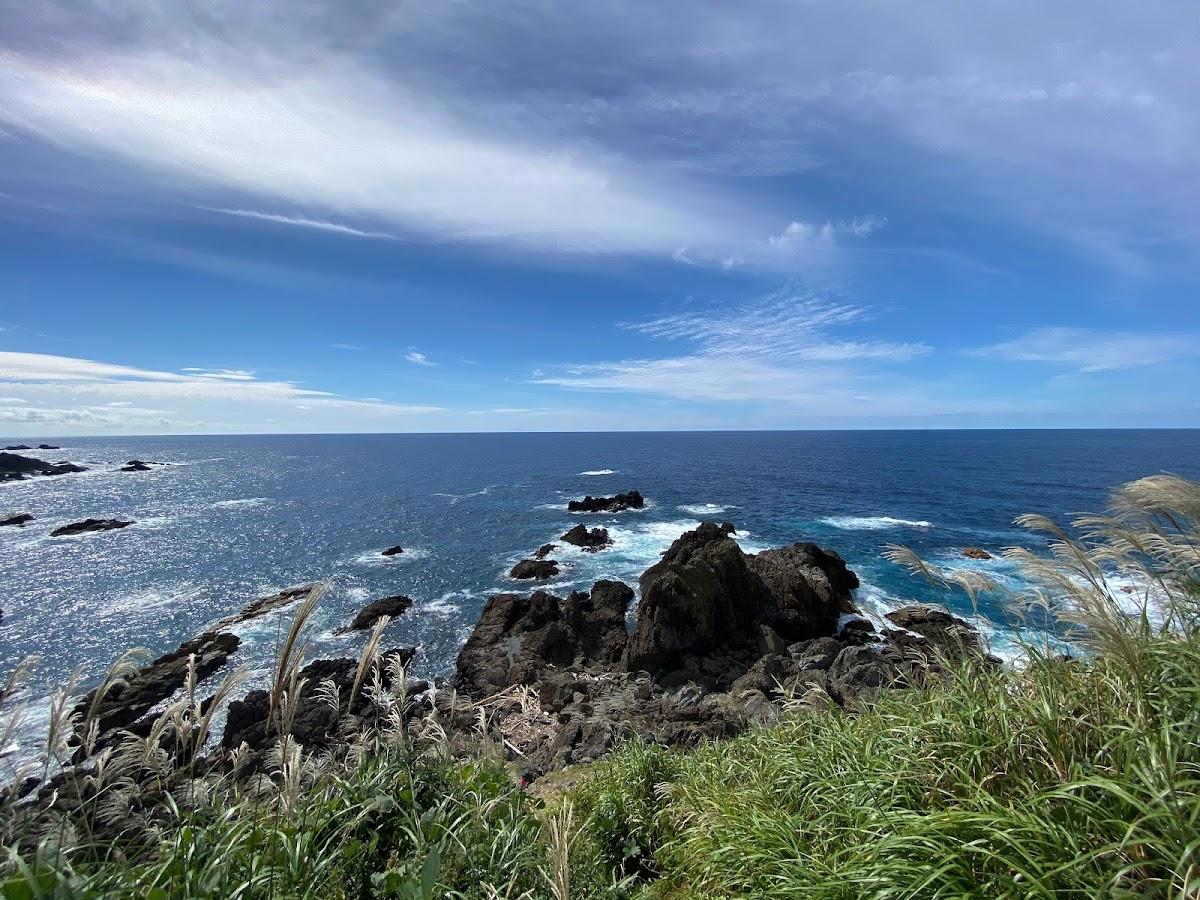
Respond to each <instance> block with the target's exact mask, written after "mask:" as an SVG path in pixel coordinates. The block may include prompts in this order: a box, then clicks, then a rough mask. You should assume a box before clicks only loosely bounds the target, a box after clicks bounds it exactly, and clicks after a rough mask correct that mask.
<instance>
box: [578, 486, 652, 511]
mask: <svg viewBox="0 0 1200 900" xmlns="http://www.w3.org/2000/svg"><path fill="white" fill-rule="evenodd" d="M645 505H646V499H645V498H644V497H643V496H642V495H641V494H639V493H638V492H637V491H627V492H626V493H624V494H617V495H615V496H613V497H593V496H592V495H591V494H588V495H587V496H586V497H584V498H583V499H582V500H571V501H570V502H569V503H567V511H568V512H586V513H594V512H622V511H623V510H626V509H642V508H644V507H645Z"/></svg>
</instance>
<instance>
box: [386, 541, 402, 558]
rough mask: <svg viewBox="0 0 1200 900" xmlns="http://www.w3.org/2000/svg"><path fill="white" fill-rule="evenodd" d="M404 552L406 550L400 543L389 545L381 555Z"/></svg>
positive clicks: (395, 554) (394, 554) (393, 554)
mask: <svg viewBox="0 0 1200 900" xmlns="http://www.w3.org/2000/svg"><path fill="white" fill-rule="evenodd" d="M403 552H404V548H403V547H401V546H400V545H399V544H396V545H395V546H394V547H388V548H387V549H386V550H381V551H380V553H381V555H383V556H399V555H400V554H401V553H403Z"/></svg>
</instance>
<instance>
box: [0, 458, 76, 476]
mask: <svg viewBox="0 0 1200 900" xmlns="http://www.w3.org/2000/svg"><path fill="white" fill-rule="evenodd" d="M86 471H87V469H86V468H84V467H83V466H77V465H75V464H74V463H70V462H65V461H64V462H58V463H51V462H46V461H45V460H44V459H37V458H35V457H32V456H21V455H20V454H19V453H0V481H20V480H22V479H24V478H28V477H30V476H33V475H66V474H68V473H70V472H86Z"/></svg>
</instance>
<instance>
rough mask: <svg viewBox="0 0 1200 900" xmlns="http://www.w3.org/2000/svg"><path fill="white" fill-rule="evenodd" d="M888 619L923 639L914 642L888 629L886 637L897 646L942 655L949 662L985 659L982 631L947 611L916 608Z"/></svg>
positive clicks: (924, 607) (900, 633)
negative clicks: (966, 658) (950, 660)
mask: <svg viewBox="0 0 1200 900" xmlns="http://www.w3.org/2000/svg"><path fill="white" fill-rule="evenodd" d="M886 618H887V619H888V621H890V622H892V623H894V624H896V625H899V626H900V627H901V628H903V629H905V630H906V631H910V632H915V633H916V634H918V635H920V636H921V638H920V639H917V640H915V641H914V640H912V639H911V638H912V636H911V635H906V634H904V633H903V632H897V631H893V630H891V629H889V630H888V631H887V632H886V634H887V636H888V637H889V638H890V639H891V641H892V642H893V643H895V644H897V645H898V646H901V647H904V648H906V649H912V650H916V651H918V652H923V653H924V654H926V655H932V654H940V655H941V656H944V657H946V658H947V659H962V658H963V657H964V656H968V655H970V656H983V646H982V644H981V643H980V641H979V630H978V629H977V628H976V627H975V626H974V625H971V624H970V623H969V622H966V621H964V620H962V619H960V618H958V616H952V615H951V614H950V613H948V612H946V611H945V610H942V609H935V608H934V607H931V606H920V605H918V604H913V605H911V606H905V607H902V608H901V609H898V610H896V611H894V612H890V613H888V614H887V616H886ZM922 639H923V640H922Z"/></svg>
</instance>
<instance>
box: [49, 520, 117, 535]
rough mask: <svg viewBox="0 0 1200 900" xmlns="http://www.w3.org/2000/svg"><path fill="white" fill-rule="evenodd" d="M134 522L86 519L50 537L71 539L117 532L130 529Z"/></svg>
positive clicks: (61, 529)
mask: <svg viewBox="0 0 1200 900" xmlns="http://www.w3.org/2000/svg"><path fill="white" fill-rule="evenodd" d="M132 524H133V523H132V522H127V521H126V520H124V519H84V520H83V521H82V522H72V523H71V524H70V525H63V526H61V527H59V528H55V529H54V530H53V531H51V532H50V537H71V536H72V535H76V534H90V533H92V532H94V531H115V530H117V529H119V528H128V527H129V526H130V525H132Z"/></svg>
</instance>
